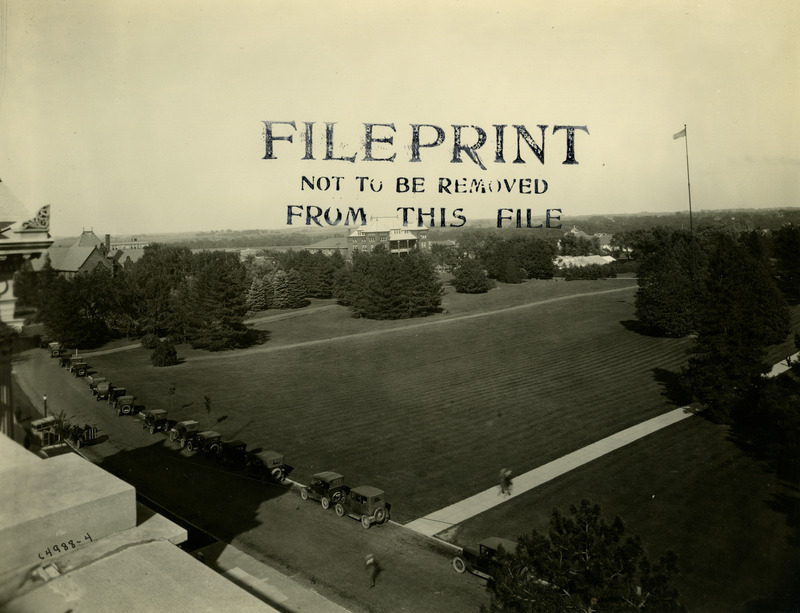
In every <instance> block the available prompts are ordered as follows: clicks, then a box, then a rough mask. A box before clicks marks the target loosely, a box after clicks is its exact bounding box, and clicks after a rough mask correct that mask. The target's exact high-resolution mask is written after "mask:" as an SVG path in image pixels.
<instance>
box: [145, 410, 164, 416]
mask: <svg viewBox="0 0 800 613" xmlns="http://www.w3.org/2000/svg"><path fill="white" fill-rule="evenodd" d="M148 413H150V415H166V414H167V411H166V409H150V410H149V411H148Z"/></svg>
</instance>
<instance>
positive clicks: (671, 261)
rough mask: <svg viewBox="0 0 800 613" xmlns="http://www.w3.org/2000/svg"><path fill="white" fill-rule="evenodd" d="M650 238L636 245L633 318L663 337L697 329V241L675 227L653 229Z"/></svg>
mask: <svg viewBox="0 0 800 613" xmlns="http://www.w3.org/2000/svg"><path fill="white" fill-rule="evenodd" d="M649 238H650V240H651V241H652V242H651V243H649V244H648V246H647V248H644V247H640V248H639V257H640V259H641V266H640V267H639V273H638V282H639V289H638V290H637V292H636V299H635V305H636V318H637V319H638V320H639V321H640V322H641V323H643V324H645V325H647V326H650V327H651V328H653V329H655V330H658V331H659V332H660V333H662V334H664V335H666V336H676V337H681V336H686V335H687V334H689V333H691V332H694V331H695V330H696V329H697V300H698V296H697V288H698V285H699V283H700V279H701V278H702V277H703V276H704V275H703V269H702V267H701V262H700V261H699V260H700V258H699V257H698V254H699V251H698V249H697V241H696V239H694V238H693V237H692V236H690V235H689V234H688V233H686V232H681V231H677V230H672V231H670V230H656V231H655V232H654V233H653V234H652V235H650V237H649ZM693 251H694V254H693Z"/></svg>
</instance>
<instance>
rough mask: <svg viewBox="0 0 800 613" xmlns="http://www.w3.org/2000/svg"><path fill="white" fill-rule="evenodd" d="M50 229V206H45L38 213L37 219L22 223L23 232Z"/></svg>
mask: <svg viewBox="0 0 800 613" xmlns="http://www.w3.org/2000/svg"><path fill="white" fill-rule="evenodd" d="M48 228H50V205H49V204H45V205H44V206H43V207H42V208H40V209H39V212H38V213H36V217H34V218H33V219H29V220H28V221H23V222H22V229H23V230H47V229H48Z"/></svg>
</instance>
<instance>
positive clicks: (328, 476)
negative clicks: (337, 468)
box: [312, 470, 344, 481]
mask: <svg viewBox="0 0 800 613" xmlns="http://www.w3.org/2000/svg"><path fill="white" fill-rule="evenodd" d="M312 476H313V477H314V479H319V480H320V481H333V480H334V479H343V478H344V475H340V474H339V473H335V472H333V471H332V470H326V471H323V472H321V473H317V474H316V475H312Z"/></svg>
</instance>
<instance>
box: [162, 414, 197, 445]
mask: <svg viewBox="0 0 800 613" xmlns="http://www.w3.org/2000/svg"><path fill="white" fill-rule="evenodd" d="M199 432H200V424H199V423H197V422H196V421H194V420H193V419H187V420H184V421H179V422H178V423H177V424H175V425H174V426H172V428H170V430H169V440H171V441H178V442H179V443H180V445H181V447H186V443H188V442H189V441H190V440H192V439H194V437H195V436H197V434H198V433H199Z"/></svg>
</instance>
